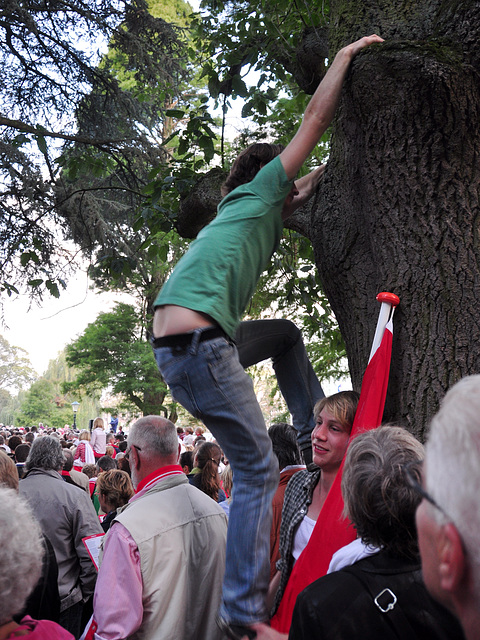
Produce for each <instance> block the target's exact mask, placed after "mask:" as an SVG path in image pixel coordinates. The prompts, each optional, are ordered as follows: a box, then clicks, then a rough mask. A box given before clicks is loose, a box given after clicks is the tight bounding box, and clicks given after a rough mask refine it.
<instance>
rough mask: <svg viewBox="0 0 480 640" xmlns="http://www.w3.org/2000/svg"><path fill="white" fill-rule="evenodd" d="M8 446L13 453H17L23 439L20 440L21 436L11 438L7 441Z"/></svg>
mask: <svg viewBox="0 0 480 640" xmlns="http://www.w3.org/2000/svg"><path fill="white" fill-rule="evenodd" d="M7 444H8V446H9V447H10V449H11V450H12V452H13V451H15V449H16V448H17V447H18V445H19V444H22V439H21V438H20V436H10V438H9V439H8V441H7Z"/></svg>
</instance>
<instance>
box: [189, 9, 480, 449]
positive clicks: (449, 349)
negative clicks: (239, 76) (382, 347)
mask: <svg viewBox="0 0 480 640" xmlns="http://www.w3.org/2000/svg"><path fill="white" fill-rule="evenodd" d="M370 33H378V34H379V35H381V36H382V37H383V38H385V44H384V45H382V46H380V47H375V48H371V49H369V50H366V51H365V52H363V53H361V54H360V55H359V56H358V58H357V59H356V60H355V61H354V63H353V65H352V69H351V72H350V73H349V76H348V77H347V80H346V83H345V87H344V91H343V95H342V99H341V103H340V105H339V109H338V111H337V116H336V119H335V122H334V125H333V134H332V147H331V154H330V159H329V162H328V168H327V171H326V173H325V178H324V180H323V182H322V185H321V188H320V189H319V192H318V194H317V197H316V199H315V200H314V201H313V203H312V205H311V206H310V208H309V209H307V208H304V210H303V211H301V212H300V214H299V215H296V216H295V217H294V219H292V220H291V222H290V223H289V225H288V226H291V227H292V228H294V229H296V230H298V231H300V232H301V233H303V234H304V235H305V236H306V237H308V238H309V239H310V240H311V241H312V245H313V247H314V250H315V256H316V265H317V268H318V271H319V274H320V277H321V280H322V282H323V285H324V288H325V291H326V294H327V296H328V299H329V301H330V303H331V305H332V308H333V310H334V312H335V315H336V317H337V319H338V323H339V325H340V330H341V332H342V335H343V337H344V339H345V344H346V348H347V354H348V361H349V367H350V372H351V376H352V381H353V385H354V388H357V389H359V388H360V386H361V380H362V376H363V373H364V370H365V366H366V364H367V360H368V355H369V352H370V347H371V342H372V338H373V333H374V330H375V325H376V318H377V314H378V309H379V306H378V305H377V303H376V302H375V296H376V294H377V293H378V292H379V291H385V290H387V291H393V292H394V293H396V294H397V295H398V296H399V297H400V300H401V304H400V306H399V307H398V310H397V311H396V313H395V335H394V344H393V357H392V367H391V374H390V385H389V390H388V394H387V404H386V409H385V416H384V418H385V419H389V420H395V421H399V422H400V423H402V424H404V425H405V426H407V427H408V428H409V430H410V431H412V432H413V433H414V434H415V435H417V436H419V437H420V438H423V436H424V434H425V431H426V430H427V429H428V424H429V420H430V418H431V417H432V415H433V414H434V413H435V412H436V410H437V409H438V406H439V403H440V400H441V399H442V397H443V396H444V394H445V392H446V390H447V389H448V388H449V387H450V386H451V385H452V384H453V383H454V382H456V381H457V380H458V379H459V378H461V377H462V376H465V375H468V374H472V373H477V372H479V371H480V322H479V316H480V308H479V303H478V300H479V299H480V251H479V250H480V246H479V245H480V238H479V234H480V229H479V221H480V152H479V149H480V126H479V123H480V2H479V1H478V0H417V1H416V2H411V1H409V0H377V1H375V0H330V27H329V28H328V32H327V34H326V33H325V31H324V30H321V31H319V33H318V36H317V37H318V42H315V38H314V37H313V36H312V33H311V32H309V33H307V34H305V38H304V39H303V42H302V43H301V44H300V45H299V48H298V51H297V60H296V61H293V62H292V61H290V63H289V65H286V66H287V67H288V68H290V69H291V70H292V72H293V73H294V76H295V78H296V79H297V81H298V82H299V83H300V84H302V85H303V88H304V89H305V90H308V89H310V90H312V91H313V90H314V89H315V86H311V84H312V82H311V79H312V61H314V60H315V59H316V60H317V61H318V68H320V69H321V68H322V65H323V59H322V56H323V55H324V54H323V53H321V54H320V57H319V52H323V51H324V38H325V35H327V36H328V41H329V48H330V54H331V56H333V55H334V54H335V53H336V52H337V51H338V50H339V49H340V48H341V47H342V46H344V45H345V44H348V43H349V42H352V41H353V40H356V39H357V38H359V37H361V36H362V35H368V34H370ZM309 51H310V53H309ZM302 64H307V67H308V68H305V69H304V71H303V73H302V70H301V68H300V67H301V65H302ZM317 82H318V79H317ZM314 84H315V83H314ZM200 199H202V198H200ZM188 204H189V207H188V209H189V210H190V211H192V210H195V206H193V205H192V203H191V202H189V203H188ZM186 218H189V216H188V215H187V216H186ZM183 223H184V224H185V223H186V221H185V220H184V221H183Z"/></svg>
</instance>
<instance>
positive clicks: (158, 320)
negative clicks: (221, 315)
mask: <svg viewBox="0 0 480 640" xmlns="http://www.w3.org/2000/svg"><path fill="white" fill-rule="evenodd" d="M212 326H217V323H216V322H215V321H214V320H212V318H210V316H207V315H206V314H205V313H199V312H198V311H192V309H187V308H186V307H178V306H177V305H173V304H166V305H163V306H161V307H157V308H156V309H155V315H154V317H153V335H154V336H155V338H163V337H164V336H171V335H174V334H176V333H188V332H189V331H194V330H195V329H199V328H201V327H212Z"/></svg>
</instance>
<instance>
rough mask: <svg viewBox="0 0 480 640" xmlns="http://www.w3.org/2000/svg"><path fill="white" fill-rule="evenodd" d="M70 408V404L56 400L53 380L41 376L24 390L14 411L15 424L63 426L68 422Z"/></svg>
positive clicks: (69, 420)
mask: <svg viewBox="0 0 480 640" xmlns="http://www.w3.org/2000/svg"><path fill="white" fill-rule="evenodd" d="M71 420H72V410H71V407H70V405H67V404H65V403H61V402H58V393H57V389H56V388H55V385H54V384H53V382H51V381H49V380H46V379H45V378H41V379H40V380H37V381H36V382H34V383H33V384H32V386H31V387H30V389H29V390H28V391H27V392H26V394H25V397H24V399H23V401H22V403H21V405H20V410H19V411H17V412H16V413H15V426H30V425H33V424H36V423H38V422H43V424H46V425H48V426H49V427H57V428H59V427H63V426H64V425H65V424H70V423H71Z"/></svg>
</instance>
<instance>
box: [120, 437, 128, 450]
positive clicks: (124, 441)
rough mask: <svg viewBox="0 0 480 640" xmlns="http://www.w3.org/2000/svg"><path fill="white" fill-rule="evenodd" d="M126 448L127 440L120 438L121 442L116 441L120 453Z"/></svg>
mask: <svg viewBox="0 0 480 640" xmlns="http://www.w3.org/2000/svg"><path fill="white" fill-rule="evenodd" d="M127 449H128V442H127V441H126V440H122V441H121V442H119V443H118V450H119V451H121V452H122V453H125V451H126V450H127Z"/></svg>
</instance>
